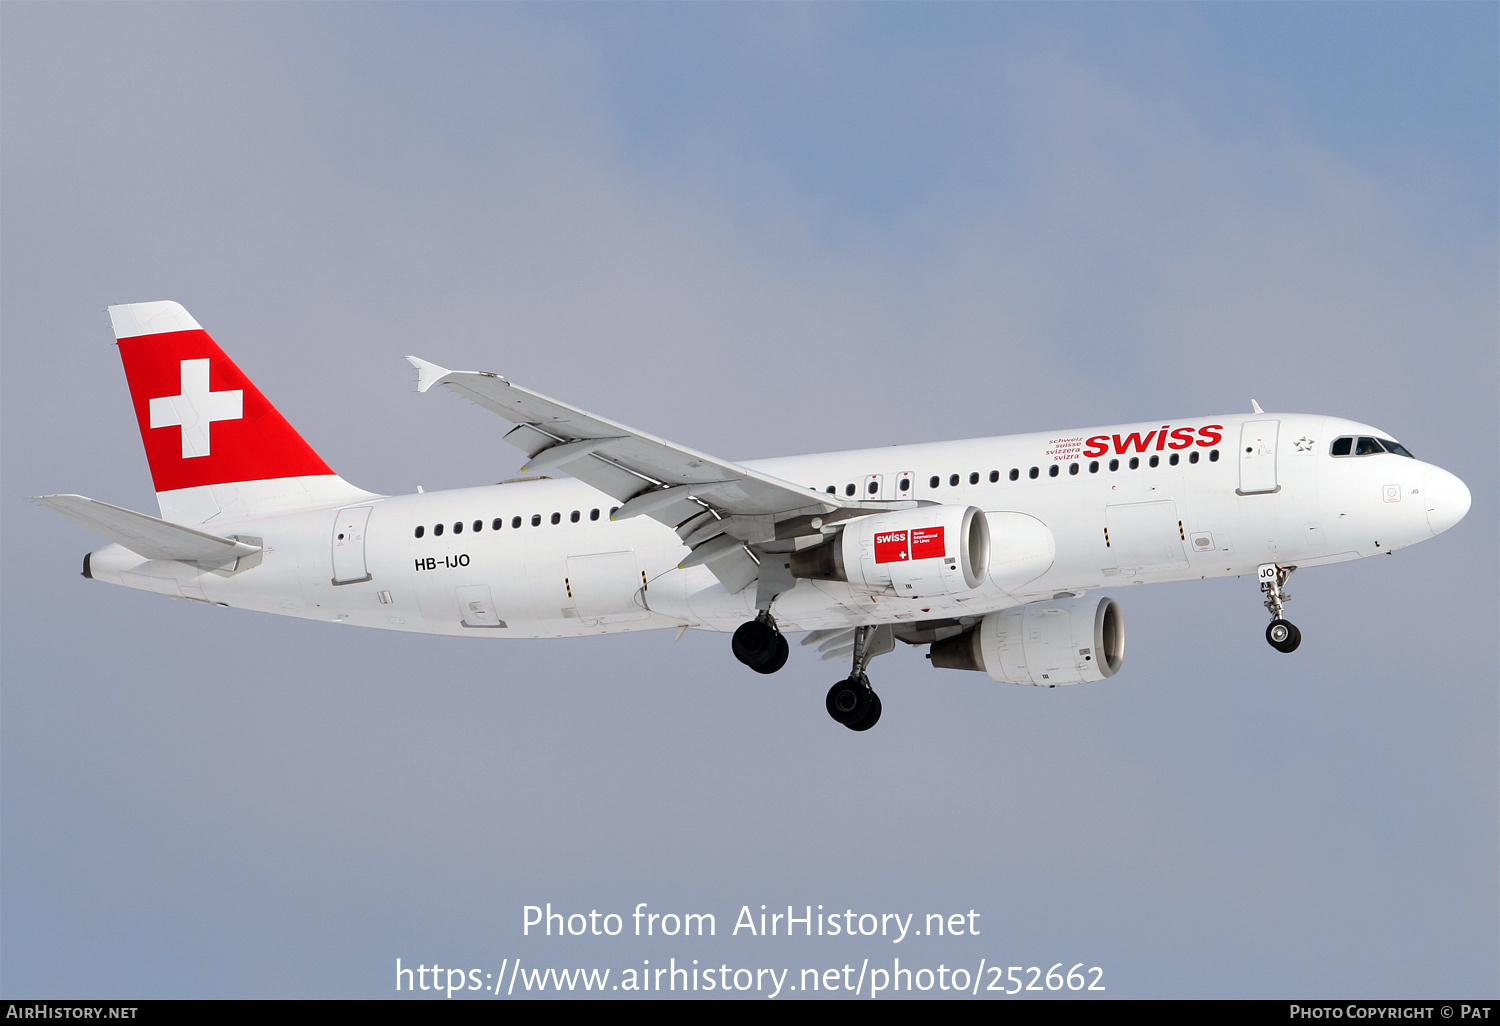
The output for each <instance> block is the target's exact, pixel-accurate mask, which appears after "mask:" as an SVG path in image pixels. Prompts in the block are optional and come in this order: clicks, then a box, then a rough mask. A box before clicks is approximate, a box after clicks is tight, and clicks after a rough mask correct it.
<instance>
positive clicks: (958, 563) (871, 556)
mask: <svg viewBox="0 0 1500 1026" xmlns="http://www.w3.org/2000/svg"><path fill="white" fill-rule="evenodd" d="M989 562H990V528H989V521H988V520H986V519H985V516H984V513H983V512H982V511H981V510H979V509H978V508H977V507H974V506H919V507H917V508H916V509H903V510H896V511H894V512H891V513H877V514H875V515H873V516H868V517H860V518H859V519H858V520H854V521H852V522H850V523H849V524H847V525H845V526H844V527H843V528H842V529H841V530H840V531H839V533H838V534H836V535H835V536H834V537H832V538H830V539H829V540H828V541H826V542H824V543H823V544H821V545H818V546H815V547H813V548H811V549H803V550H802V551H801V552H796V553H793V554H792V558H791V560H790V563H791V572H792V576H793V577H805V578H810V579H812V580H819V581H845V582H847V583H849V584H850V585H852V586H853V587H855V588H859V589H860V590H862V591H871V592H889V591H894V592H895V593H896V594H897V595H902V596H905V597H908V598H936V597H938V596H941V595H961V594H963V593H964V592H967V591H972V590H974V589H975V588H977V587H979V586H980V585H981V584H983V583H984V579H985V574H986V573H987V572H988V567H989Z"/></svg>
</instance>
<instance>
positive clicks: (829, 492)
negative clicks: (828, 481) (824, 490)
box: [828, 485, 838, 495]
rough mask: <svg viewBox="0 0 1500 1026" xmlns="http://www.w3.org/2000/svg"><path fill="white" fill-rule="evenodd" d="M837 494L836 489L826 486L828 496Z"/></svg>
mask: <svg viewBox="0 0 1500 1026" xmlns="http://www.w3.org/2000/svg"><path fill="white" fill-rule="evenodd" d="M837 493H838V489H837V488H835V487H834V486H833V485H829V486H828V494H829V495H835V494H837Z"/></svg>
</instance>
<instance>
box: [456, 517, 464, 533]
mask: <svg viewBox="0 0 1500 1026" xmlns="http://www.w3.org/2000/svg"><path fill="white" fill-rule="evenodd" d="M453 533H454V534H463V533H464V522H463V521H462V520H460V521H459V522H458V523H456V524H454V525H453Z"/></svg>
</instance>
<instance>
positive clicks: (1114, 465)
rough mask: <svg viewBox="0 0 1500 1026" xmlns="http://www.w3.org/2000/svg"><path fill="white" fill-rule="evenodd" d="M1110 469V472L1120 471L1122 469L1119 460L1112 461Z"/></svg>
mask: <svg viewBox="0 0 1500 1026" xmlns="http://www.w3.org/2000/svg"><path fill="white" fill-rule="evenodd" d="M1109 469H1110V470H1119V469H1120V461H1119V460H1110V461H1109Z"/></svg>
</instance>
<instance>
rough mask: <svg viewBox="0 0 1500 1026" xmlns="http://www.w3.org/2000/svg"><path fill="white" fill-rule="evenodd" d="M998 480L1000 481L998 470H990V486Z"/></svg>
mask: <svg viewBox="0 0 1500 1026" xmlns="http://www.w3.org/2000/svg"><path fill="white" fill-rule="evenodd" d="M998 480H1000V471H998V470H992V471H990V484H994V483H995V482H996V481H998Z"/></svg>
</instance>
